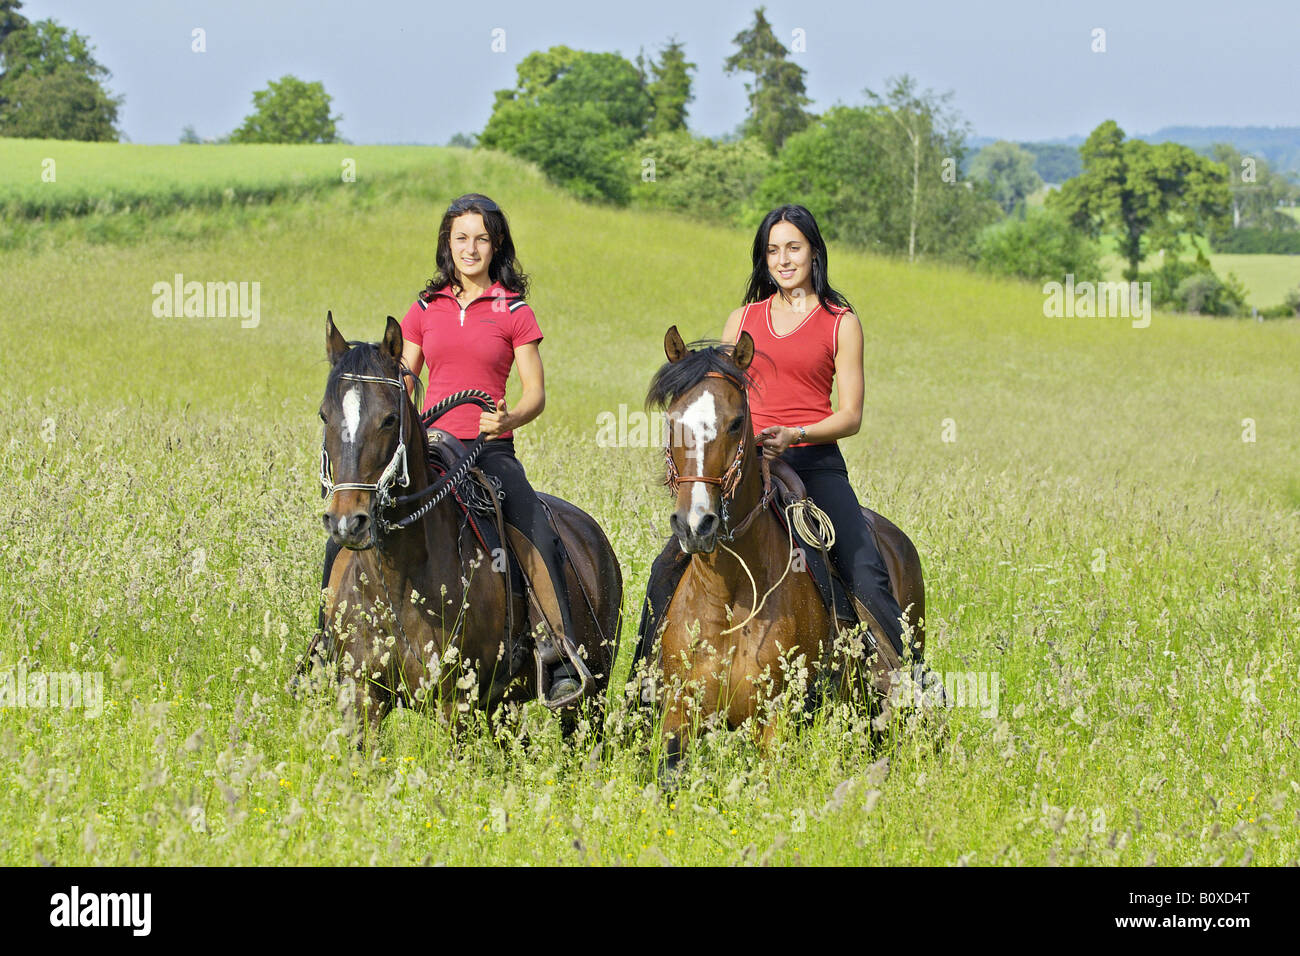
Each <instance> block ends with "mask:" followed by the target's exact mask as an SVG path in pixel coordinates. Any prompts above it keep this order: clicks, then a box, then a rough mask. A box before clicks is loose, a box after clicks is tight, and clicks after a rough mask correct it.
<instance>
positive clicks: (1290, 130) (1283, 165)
mask: <svg viewBox="0 0 1300 956" xmlns="http://www.w3.org/2000/svg"><path fill="white" fill-rule="evenodd" d="M1135 138H1136V139H1144V140H1146V141H1147V142H1148V143H1182V144H1183V145H1184V146H1189V147H1191V148H1192V149H1194V150H1196V151H1197V152H1198V153H1207V152H1208V151H1209V148H1210V147H1211V146H1213V145H1214V144H1215V143H1231V144H1232V145H1233V146H1235V147H1237V149H1238V150H1240V151H1241V153H1242V154H1243V155H1245V156H1258V157H1260V158H1261V159H1264V160H1266V161H1267V162H1268V164H1269V165H1270V166H1272V167H1273V168H1274V169H1275V170H1277V171H1278V172H1280V173H1282V174H1283V175H1285V176H1288V177H1289V178H1290V179H1291V180H1292V181H1294V182H1300V126H1165V127H1162V128H1161V129H1158V130H1156V131H1155V132H1154V133H1139V134H1137V135H1136V136H1135ZM1086 140H1087V136H1066V137H1057V138H1055V139H1045V140H1040V141H1038V142H1033V143H1021V144H1020V145H1021V146H1022V147H1023V148H1025V149H1027V150H1029V151H1030V152H1031V153H1033V154H1034V156H1035V157H1036V158H1037V162H1036V163H1035V167H1036V168H1037V170H1038V175H1039V176H1042V177H1043V182H1047V183H1063V182H1065V180H1067V179H1070V178H1072V177H1074V176H1077V175H1079V173H1081V172H1082V171H1083V167H1082V164H1081V162H1080V160H1079V147H1080V146H1082V145H1083V144H1084V142H1085V141H1086ZM993 142H996V139H995V138H994V137H992V136H972V137H970V139H968V140H967V141H966V145H967V146H968V147H969V148H970V153H969V154H968V155H967V157H966V159H967V163H969V162H970V160H971V159H973V158H974V156H975V154H976V153H978V152H979V151H980V150H981V149H983V148H984V147H985V146H988V145H989V144H990V143H993Z"/></svg>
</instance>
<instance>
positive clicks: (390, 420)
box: [380, 415, 397, 428]
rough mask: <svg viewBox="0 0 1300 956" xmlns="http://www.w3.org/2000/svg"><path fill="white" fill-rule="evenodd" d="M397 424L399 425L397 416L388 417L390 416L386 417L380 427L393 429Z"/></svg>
mask: <svg viewBox="0 0 1300 956" xmlns="http://www.w3.org/2000/svg"><path fill="white" fill-rule="evenodd" d="M396 424H397V416H396V415H388V416H386V417H385V418H384V422H383V424H382V425H381V426H380V427H381V428H392V427H394V426H395V425H396Z"/></svg>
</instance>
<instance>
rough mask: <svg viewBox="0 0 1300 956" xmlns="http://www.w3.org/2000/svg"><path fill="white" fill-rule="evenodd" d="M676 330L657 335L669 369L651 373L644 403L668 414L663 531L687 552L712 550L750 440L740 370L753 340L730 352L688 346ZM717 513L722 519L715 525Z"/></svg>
mask: <svg viewBox="0 0 1300 956" xmlns="http://www.w3.org/2000/svg"><path fill="white" fill-rule="evenodd" d="M693 344H696V345H702V346H703V347H700V348H696V349H694V350H692V349H688V348H687V346H686V344H685V343H684V342H683V341H682V337H681V335H679V334H678V332H677V326H675V325H674V326H673V327H672V328H670V329H669V330H668V334H667V335H665V336H664V352H665V353H666V354H667V356H668V363H667V364H666V365H664V366H663V367H662V368H661V369H659V371H658V372H657V373H656V374H655V377H654V380H653V381H652V382H651V383H650V390H649V392H648V393H647V395H646V403H647V404H650V405H656V406H660V407H662V408H663V409H664V410H665V411H666V412H667V414H668V446H667V448H666V449H665V457H666V459H667V467H668V485H669V487H671V488H672V490H673V492H674V494H675V495H676V499H677V502H676V505H677V506H676V508H675V510H674V511H673V514H672V517H671V518H670V519H669V525H670V526H671V527H672V530H673V534H675V535H676V536H677V541H678V543H679V544H680V545H681V548H682V550H683V551H685V552H687V553H688V554H696V553H700V552H704V553H708V552H711V551H713V549H714V548H715V547H716V546H717V543H718V532H719V530H720V529H721V526H722V524H723V523H724V521H725V519H726V516H727V513H728V511H727V509H728V501H729V500H730V499H731V498H732V496H733V495H734V494H735V491H736V487H737V485H738V483H739V480H740V476H741V466H742V464H743V462H744V460H745V452H746V447H747V446H749V445H751V444H752V441H753V439H752V437H751V436H750V434H749V433H750V429H751V425H750V418H749V403H748V402H747V401H746V398H745V389H746V387H748V385H749V378H748V375H747V370H748V369H749V366H750V363H751V362H752V361H753V358H754V340H753V339H752V338H750V336H749V333H748V332H742V333H741V335H740V340H739V341H738V342H736V344H735V345H734V346H727V345H719V344H716V343H693ZM719 515H721V516H722V520H720V518H719Z"/></svg>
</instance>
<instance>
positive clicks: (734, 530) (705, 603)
mask: <svg viewBox="0 0 1300 956" xmlns="http://www.w3.org/2000/svg"><path fill="white" fill-rule="evenodd" d="M664 351H665V353H666V354H667V356H668V364H666V365H665V366H664V367H663V368H662V369H660V371H659V373H658V374H657V375H656V376H655V380H654V383H653V384H652V385H651V388H650V394H649V396H648V401H649V402H650V403H651V404H659V405H662V406H664V407H665V408H666V410H667V413H668V425H669V436H670V437H669V441H668V447H667V450H666V452H667V463H668V472H669V480H668V483H669V485H670V487H673V488H674V492H675V496H676V497H675V501H676V508H675V510H674V512H673V514H672V517H671V518H670V520H669V524H670V525H671V527H672V530H673V533H674V535H675V536H676V539H677V542H676V543H677V545H679V546H680V548H681V550H682V551H684V552H686V553H688V554H690V555H692V557H691V559H690V562H689V564H688V565H687V567H686V570H685V573H684V574H683V576H682V578H681V581H680V583H679V584H678V586H677V590H676V591H675V592H674V594H673V596H672V599H671V601H670V602H669V604H668V607H667V611H666V614H665V618H666V622H665V623H664V626H663V631H662V634H661V637H660V649H661V661H662V667H663V681H664V691H663V708H664V713H663V730H662V735H663V741H664V749H663V753H664V758H663V769H664V770H665V771H667V772H668V773H670V774H671V773H672V772H673V770H674V769H675V767H676V765H677V763H678V761H679V760H680V759H681V756H682V753H683V750H684V748H685V746H686V744H687V741H688V737H689V736H690V734H691V732H692V727H693V725H698V724H701V723H705V722H709V721H710V718H712V719H713V720H714V721H717V722H725V724H726V726H728V727H729V728H732V729H734V728H736V727H737V726H739V725H740V724H741V723H742V722H743V721H745V720H746V719H748V718H754V719H755V723H756V730H757V731H758V733H759V736H760V741H761V743H762V745H763V746H764V748H765V749H766V747H767V745H768V744H770V742H771V737H772V734H773V731H774V728H775V726H776V725H775V722H774V721H773V720H772V719H771V710H770V707H768V706H766V705H767V704H769V703H770V701H771V700H772V699H773V698H774V697H775V696H776V695H778V694H780V693H781V692H782V691H783V690H784V689H785V687H786V685H787V683H788V679H787V677H786V673H787V670H786V668H785V667H783V658H784V660H785V662H786V664H787V665H788V664H789V663H790V662H791V660H792V659H794V658H797V657H798V656H800V655H802V657H803V660H804V663H805V664H806V665H807V666H808V667H809V668H810V669H814V670H815V671H816V673H817V674H818V675H819V678H820V679H821V680H822V681H823V682H824V681H826V680H827V679H828V678H829V680H830V682H831V683H833V684H834V685H835V687H836V690H837V691H838V693H839V694H840V696H842V697H852V696H855V695H856V694H859V693H861V691H860V690H858V691H855V690H854V688H855V687H860V686H861V684H862V683H863V682H865V683H866V684H867V685H868V686H869V687H870V688H871V689H872V691H873V693H872V695H871V696H872V697H873V698H874V701H873V704H874V706H876V707H879V708H880V709H881V710H882V711H885V712H888V710H889V708H890V704H891V702H890V697H889V692H890V689H891V687H892V686H893V682H894V681H896V680H897V678H898V676H900V668H901V667H902V666H903V664H904V662H902V661H900V660H899V658H898V655H897V653H896V652H895V650H894V648H893V645H892V644H891V643H890V641H889V639H888V638H887V637H886V635H885V632H884V631H883V630H882V629H881V628H880V626H879V624H878V623H877V622H875V620H874V619H871V618H870V614H869V612H866V617H867V625H868V634H867V635H866V640H864V641H857V642H855V641H852V640H850V641H847V642H841V648H840V651H841V652H843V651H844V649H845V647H848V648H849V650H848V652H847V653H840V652H837V651H836V649H835V644H836V641H837V631H836V629H835V628H834V625H835V621H834V614H833V612H830V613H828V612H827V610H826V606H825V604H824V603H823V600H822V597H821V594H820V592H819V590H818V587H817V584H816V582H815V580H814V578H813V576H812V574H809V573H798V572H797V571H792V570H791V568H792V566H793V564H794V560H795V556H796V555H795V553H794V552H792V550H791V539H790V536H789V531H788V530H787V527H786V526H785V525H784V524H783V523H782V521H781V520H780V519H779V518H777V516H776V515H775V514H774V513H773V511H772V509H771V507H770V506H769V497H770V495H771V494H772V491H771V490H770V489H771V486H770V484H769V476H768V468H767V467H766V463H764V462H763V460H762V458H761V454H762V453H761V451H760V449H759V448H758V446H757V444H756V442H755V441H754V438H753V429H752V425H751V421H750V415H749V403H748V400H747V395H746V388H747V386H748V384H749V379H748V377H747V370H748V369H749V366H750V363H751V362H752V360H753V357H754V341H753V339H752V338H750V336H749V333H747V332H746V333H742V334H741V336H740V339H739V341H738V342H737V343H736V344H735V346H714V347H710V348H701V349H696V350H694V351H691V350H688V349H687V347H686V345H685V344H684V343H683V341H682V339H681V336H680V335H679V334H678V332H677V327H676V326H673V327H672V328H670V329H669V330H668V334H667V335H666V336H665V338H664ZM863 512H864V513H865V514H866V516H867V519H868V522H869V523H870V524H871V526H872V528H873V530H874V532H875V535H876V539H877V542H878V544H879V547H880V551H881V554H882V557H883V558H884V559H885V563H886V565H887V567H888V570H889V577H890V584H891V590H892V591H893V593H894V596H895V598H896V599H897V600H898V604H899V607H901V608H903V609H904V611H905V613H906V614H907V615H908V620H909V621H911V622H915V623H913V624H912V626H911V627H910V628H905V634H907V635H908V637H909V642H910V644H911V647H912V648H913V651H914V656H915V659H916V660H919V659H920V657H921V655H922V653H923V651H924V646H925V631H924V626H923V618H924V615H925V590H924V584H923V582H922V577H921V563H920V558H919V556H918V555H917V552H916V548H915V547H913V545H912V542H911V541H910V540H908V538H907V536H906V535H904V534H903V532H901V531H900V530H899V529H898V528H897V527H896V526H895V525H894V524H892V523H891V522H889V521H887V520H885V519H884V518H882V517H880V516H879V515H877V514H876V513H875V512H873V511H870V510H868V509H865V508H864V509H863ZM751 575H752V577H751ZM864 612H865V608H861V607H859V613H860V614H862V613H864ZM855 648H856V649H855ZM881 716H887V713H886V714H882V715H881Z"/></svg>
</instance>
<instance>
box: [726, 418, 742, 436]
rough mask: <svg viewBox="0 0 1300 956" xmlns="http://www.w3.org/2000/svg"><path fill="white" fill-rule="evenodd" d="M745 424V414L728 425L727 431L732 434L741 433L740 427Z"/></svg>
mask: <svg viewBox="0 0 1300 956" xmlns="http://www.w3.org/2000/svg"><path fill="white" fill-rule="evenodd" d="M744 424H745V419H744V416H741V417H740V418H737V419H736V420H735V421H733V422H732V423H731V424H730V425H728V426H727V431H728V432H729V433H730V434H732V435H739V434H740V428H741V426H742V425H744Z"/></svg>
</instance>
